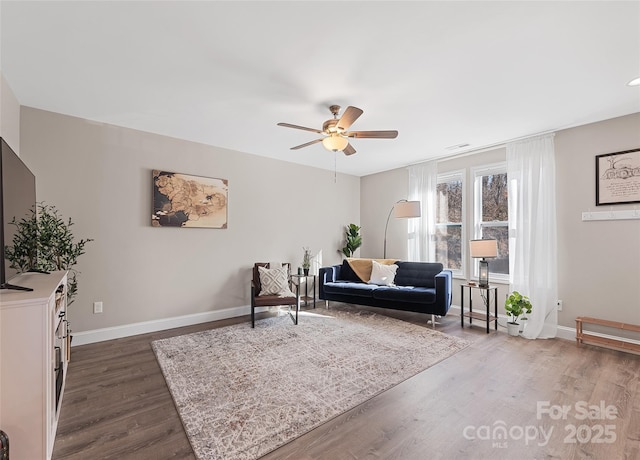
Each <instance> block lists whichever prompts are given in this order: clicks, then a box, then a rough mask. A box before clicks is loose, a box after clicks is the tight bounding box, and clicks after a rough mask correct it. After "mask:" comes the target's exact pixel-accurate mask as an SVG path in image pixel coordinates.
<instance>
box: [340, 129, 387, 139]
mask: <svg viewBox="0 0 640 460" xmlns="http://www.w3.org/2000/svg"><path fill="white" fill-rule="evenodd" d="M344 135H345V136H347V137H356V138H359V139H367V138H368V139H395V138H396V137H398V131H349V132H347V133H344Z"/></svg>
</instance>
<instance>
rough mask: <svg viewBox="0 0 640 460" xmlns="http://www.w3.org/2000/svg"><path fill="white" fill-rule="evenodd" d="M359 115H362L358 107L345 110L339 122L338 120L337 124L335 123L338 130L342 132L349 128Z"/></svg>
mask: <svg viewBox="0 0 640 460" xmlns="http://www.w3.org/2000/svg"><path fill="white" fill-rule="evenodd" d="M360 115H362V110H361V109H359V108H358V107H351V106H349V107H347V109H346V110H345V111H344V113H343V114H342V116H341V117H340V120H338V123H337V125H338V128H340V129H342V130H346V129H348V128H349V126H351V125H352V124H353V122H354V121H356V120H357V119H358V117H359V116H360Z"/></svg>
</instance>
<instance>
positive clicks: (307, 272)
mask: <svg viewBox="0 0 640 460" xmlns="http://www.w3.org/2000/svg"><path fill="white" fill-rule="evenodd" d="M302 271H303V272H304V276H309V269H308V268H303V269H302Z"/></svg>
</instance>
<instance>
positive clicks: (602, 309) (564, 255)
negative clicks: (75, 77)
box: [361, 114, 640, 333]
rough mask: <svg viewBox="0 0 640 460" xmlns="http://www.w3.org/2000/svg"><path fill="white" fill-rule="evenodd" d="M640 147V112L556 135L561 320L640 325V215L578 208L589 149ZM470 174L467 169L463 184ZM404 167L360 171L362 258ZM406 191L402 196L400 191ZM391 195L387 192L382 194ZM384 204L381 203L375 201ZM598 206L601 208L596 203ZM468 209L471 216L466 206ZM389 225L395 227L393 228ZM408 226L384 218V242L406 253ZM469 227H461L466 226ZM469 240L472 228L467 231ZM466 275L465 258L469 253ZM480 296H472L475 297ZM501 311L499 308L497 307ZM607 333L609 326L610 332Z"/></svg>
mask: <svg viewBox="0 0 640 460" xmlns="http://www.w3.org/2000/svg"><path fill="white" fill-rule="evenodd" d="M634 148H640V114H633V115H628V116H625V117H620V118H616V119H612V120H607V121H603V122H599V123H593V124H589V125H584V126H580V127H577V128H571V129H566V130H561V131H558V132H557V133H556V136H555V151H556V163H557V172H556V179H557V199H558V202H557V212H558V246H559V254H558V270H559V277H558V282H559V297H560V299H562V300H563V301H564V306H563V311H562V312H560V313H559V324H560V325H561V326H566V327H570V328H572V327H575V318H576V316H586V315H589V316H596V317H600V318H608V319H613V320H617V321H625V322H630V323H635V324H640V220H626V221H604V222H582V212H585V211H589V210H592V211H595V210H596V206H595V180H594V176H595V159H594V158H595V155H598V154H603V153H611V152H616V151H621V150H628V149H634ZM505 158H506V152H505V149H504V148H497V149H495V150H491V151H487V152H482V153H478V154H473V155H467V156H461V157H458V158H452V159H450V160H443V161H441V162H440V163H439V165H438V169H439V172H447V171H454V170H459V169H465V168H466V170H467V173H468V174H469V173H470V169H471V168H472V167H474V166H480V165H483V164H487V163H495V162H499V161H504V160H505ZM472 180H473V179H472V177H471V176H470V175H468V176H467V180H466V182H467V187H471V184H472ZM407 185H408V173H407V170H406V168H401V169H396V170H392V171H387V172H384V173H380V174H374V175H371V176H366V177H363V178H361V190H362V192H361V216H362V226H363V228H370V227H371V228H373V229H375V230H374V231H372V232H371V234H370V238H369V240H368V241H365V243H363V253H365V254H366V256H367V257H379V256H380V255H381V251H382V250H381V249H380V251H378V249H377V248H378V246H379V247H380V248H382V232H383V231H384V222H385V220H386V217H387V214H388V212H389V208H390V207H391V206H392V205H393V203H394V202H395V200H396V199H400V198H404V197H406V193H407ZM403 194H404V196H403ZM387 195H388V196H389V199H386V196H387ZM381 203H382V204H381ZM610 208H611V209H616V210H618V209H620V210H622V209H639V210H640V205H617V206H614V207H604V209H607V210H608V209H610ZM597 210H603V209H602V207H599V208H598V209H597ZM466 214H467V218H468V221H471V216H472V206H471V203H467V208H466ZM392 231H393V232H392ZM403 231H406V227H404V228H403V227H401V226H400V225H395V226H394V227H392V225H391V223H390V224H389V236H388V239H393V242H392V243H391V242H388V243H387V247H388V248H389V247H391V245H392V244H393V246H394V247H395V248H397V250H396V251H395V252H394V254H393V256H394V257H397V255H395V254H400V253H401V251H402V250H404V254H406V249H402V248H404V246H406V239H405V238H406V237H404V236H403ZM469 231H470V230H469V229H467V232H469ZM465 238H466V239H467V240H468V239H469V238H470V234H469V233H467V235H466V237H465ZM365 248H366V250H365ZM466 263H467V275H466V278H467V279H471V278H472V277H473V276H472V275H471V274H470V273H471V272H470V268H471V267H470V261H469V259H467V261H466ZM460 283H461V280H455V282H454V292H453V294H454V298H453V303H454V304H456V305H459V304H460V287H459V286H460ZM496 284H498V286H499V291H498V292H499V294H498V305H499V307H500V309H501V311H502V312H503V310H502V304H503V302H504V298H505V295H506V294H507V293H508V290H509V286H508V285H506V284H502V285H500V284H499V283H496ZM476 301H480V300H479V298H474V302H476ZM503 313H504V312H503ZM608 332H609V333H611V331H610V330H609V331H608Z"/></svg>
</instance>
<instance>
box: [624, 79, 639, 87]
mask: <svg viewBox="0 0 640 460" xmlns="http://www.w3.org/2000/svg"><path fill="white" fill-rule="evenodd" d="M627 85H628V86H640V77H638V78H634V79H633V80H631V81H630V82H629V83H627Z"/></svg>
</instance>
